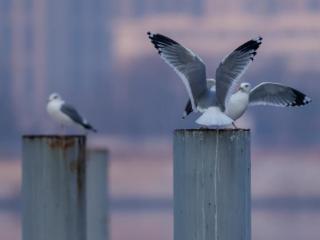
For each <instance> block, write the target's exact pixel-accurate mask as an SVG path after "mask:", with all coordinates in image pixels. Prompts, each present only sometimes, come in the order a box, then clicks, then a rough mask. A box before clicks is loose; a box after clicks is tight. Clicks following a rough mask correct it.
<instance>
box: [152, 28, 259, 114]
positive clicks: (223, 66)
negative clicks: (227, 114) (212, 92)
mask: <svg viewBox="0 0 320 240" xmlns="http://www.w3.org/2000/svg"><path fill="white" fill-rule="evenodd" d="M148 35H149V38H150V40H151V42H152V43H153V44H154V46H155V48H156V49H157V50H158V53H159V54H160V56H161V57H162V58H163V60H164V61H165V62H166V63H168V64H169V65H170V66H171V67H172V68H173V69H174V70H175V71H176V72H177V74H178V75H179V76H180V77H181V79H182V81H183V83H184V85H185V87H186V89H187V92H188V95H189V98H190V101H191V106H192V109H193V111H197V108H196V107H197V103H198V101H199V98H200V97H201V96H202V94H203V93H204V92H205V91H207V78H206V66H205V64H204V62H203V61H202V60H201V58H200V57H199V56H197V55H196V54H194V53H193V52H192V51H191V50H190V49H188V48H185V47H183V46H182V45H181V44H179V43H177V42H176V41H174V40H172V39H170V38H168V37H166V36H164V35H161V34H153V33H150V32H148ZM261 42H262V38H261V37H258V38H257V39H252V40H249V41H247V42H246V43H244V44H242V45H241V46H240V47H238V48H237V49H235V50H234V51H233V52H231V53H230V54H229V55H227V56H226V57H225V58H224V59H223V60H222V61H221V63H220V65H219V67H218V68H217V70H216V92H217V101H218V104H219V107H220V108H221V110H222V111H224V110H225V106H226V103H227V102H228V101H229V98H230V96H231V94H232V93H233V92H234V90H235V87H236V86H237V84H238V81H239V80H240V78H241V76H242V75H243V73H244V72H245V71H246V69H247V68H248V67H249V65H250V63H251V62H252V61H253V59H254V56H255V55H256V54H257V52H256V50H257V49H258V48H259V46H260V44H261Z"/></svg>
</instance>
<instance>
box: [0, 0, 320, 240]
mask: <svg viewBox="0 0 320 240" xmlns="http://www.w3.org/2000/svg"><path fill="white" fill-rule="evenodd" d="M0 11H1V13H0V79H1V80H0V109H1V115H0V116H1V117H0V129H1V135H0V157H1V160H3V161H0V165H1V166H0V239H6V240H18V239H20V236H21V232H20V218H19V216H20V215H19V214H20V207H19V206H20V203H19V201H20V200H19V189H20V176H21V170H20V138H21V134H26V133H55V132H57V131H58V126H57V124H55V123H54V122H52V121H51V120H50V119H49V118H48V116H47V114H46V111H45V105H46V101H47V96H48V94H49V93H51V92H55V91H56V92H59V93H60V94H61V95H62V96H63V97H64V98H65V99H66V100H67V101H68V102H70V103H72V104H73V105H75V106H77V108H78V109H79V110H80V111H81V112H82V113H83V114H84V115H86V116H87V118H88V119H89V120H90V121H91V122H92V123H93V125H95V126H96V128H98V129H99V134H98V135H90V144H91V145H99V146H107V147H108V148H110V149H111V151H112V162H111V165H110V167H111V168H110V184H111V196H112V204H111V208H112V216H111V236H112V240H124V239H128V238H130V239H132V240H136V239H137V240H138V239H139V240H140V239H154V240H158V239H159V240H160V239H161V240H172V211H171V210H172V209H171V199H172V154H171V137H172V130H173V129H174V128H188V127H197V126H195V125H194V123H193V120H194V118H195V117H194V116H191V117H190V118H189V119H188V120H184V121H183V120H181V114H182V110H183V107H184V105H185V102H186V100H187V94H186V91H185V89H184V87H183V84H182V82H181V80H180V79H179V78H178V77H177V75H176V74H175V73H174V72H173V70H171V69H170V68H169V67H168V66H167V65H166V64H165V63H163V61H162V60H161V59H160V57H159V56H158V55H157V53H156V51H155V49H153V47H152V45H151V44H150V42H149V41H148V39H147V36H146V32H147V31H155V32H161V33H163V34H166V35H169V36H171V37H172V38H174V39H176V40H177V41H179V42H181V43H183V44H184V45H185V46H187V47H189V48H191V49H193V50H194V51H195V52H197V53H198V54H199V55H201V57H202V58H203V59H204V60H205V62H206V63H207V71H208V75H210V76H214V72H215V68H216V66H217V65H218V63H219V61H220V60H221V59H222V58H223V56H224V55H225V54H227V53H228V52H229V51H231V50H232V49H234V48H236V47H237V46H238V45H240V44H241V43H243V42H244V41H246V40H248V39H250V38H252V37H256V36H257V35H261V36H263V38H264V42H263V44H262V46H261V48H260V49H259V50H258V55H257V57H256V61H255V62H254V63H253V64H252V65H251V67H250V69H249V70H248V72H247V73H246V74H245V75H244V79H245V80H246V81H249V82H251V83H252V84H253V85H255V84H257V83H259V82H261V81H275V82H282V83H285V84H287V85H290V86H293V87H296V88H298V89H300V90H301V91H303V92H305V93H307V94H308V95H309V96H311V97H312V99H313V102H312V104H310V105H308V106H306V107H303V108H295V109H279V108H271V107H265V108H262V107H261V108H258V107H257V108H255V109H250V110H249V111H248V112H247V113H246V115H245V116H244V117H243V118H242V119H241V120H240V121H239V122H238V125H239V126H241V127H250V128H251V129H252V164H253V166H252V188H253V189H252V192H253V221H252V232H253V239H255V240H267V239H268V240H269V239H271V238H272V239H282V240H298V239H299V240H300V239H308V240H319V239H320V232H319V225H320V175H319V169H320V162H319V161H320V149H319V148H320V134H319V133H320V122H319V120H320V107H319V101H320V77H319V76H320V68H319V66H320V1H319V0H278V1H275V0H272V1H271V0H260V1H256V0H233V1H231V0H219V1H212V0H184V1H182V0H162V1H156V0H134V1H132V0H104V1H102V0H86V1H85V0H69V1H65V0H51V1H49V0H0Z"/></svg>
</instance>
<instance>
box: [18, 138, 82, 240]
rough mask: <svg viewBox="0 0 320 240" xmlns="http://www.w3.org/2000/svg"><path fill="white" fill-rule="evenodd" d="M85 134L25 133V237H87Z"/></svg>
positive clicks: (32, 239)
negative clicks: (39, 134) (52, 134)
mask: <svg viewBox="0 0 320 240" xmlns="http://www.w3.org/2000/svg"><path fill="white" fill-rule="evenodd" d="M85 145H86V138H85V137H84V136H24V137H23V153H22V154H23V156H22V157H23V163H22V239H23V240H44V239H45V240H57V239H59V240H85V239H86V199H85V198H86V194H85V193H86V189H85V188H86V184H85V177H86V176H85Z"/></svg>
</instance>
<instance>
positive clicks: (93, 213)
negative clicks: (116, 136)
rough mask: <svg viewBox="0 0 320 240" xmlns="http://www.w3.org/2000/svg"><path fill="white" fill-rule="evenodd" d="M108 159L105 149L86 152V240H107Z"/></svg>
mask: <svg viewBox="0 0 320 240" xmlns="http://www.w3.org/2000/svg"><path fill="white" fill-rule="evenodd" d="M108 159H109V153H108V150H106V149H89V151H87V181H86V182H87V187H86V189H87V240H108V239H109V234H108V231H109V221H108V220H109V219H108V212H109V211H108V207H109V205H108V203H109V198H108V185H107V183H108V176H107V173H108Z"/></svg>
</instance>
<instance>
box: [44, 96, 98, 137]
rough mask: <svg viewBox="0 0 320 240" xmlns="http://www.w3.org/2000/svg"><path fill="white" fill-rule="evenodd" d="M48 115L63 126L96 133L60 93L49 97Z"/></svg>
mask: <svg viewBox="0 0 320 240" xmlns="http://www.w3.org/2000/svg"><path fill="white" fill-rule="evenodd" d="M47 112H48V114H49V115H50V116H51V117H52V118H53V119H54V120H56V121H57V122H58V123H60V124H61V125H62V126H72V125H77V126H81V127H82V128H84V129H86V130H91V131H93V132H96V131H97V130H96V129H95V128H93V127H92V126H91V125H90V124H89V123H88V121H87V120H86V119H84V118H83V117H81V116H80V114H79V113H78V111H77V110H76V109H75V108H74V107H73V106H71V105H69V104H66V103H65V101H63V100H62V98H61V96H60V95H59V94H58V93H52V94H50V96H49V99H48V104H47Z"/></svg>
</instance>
